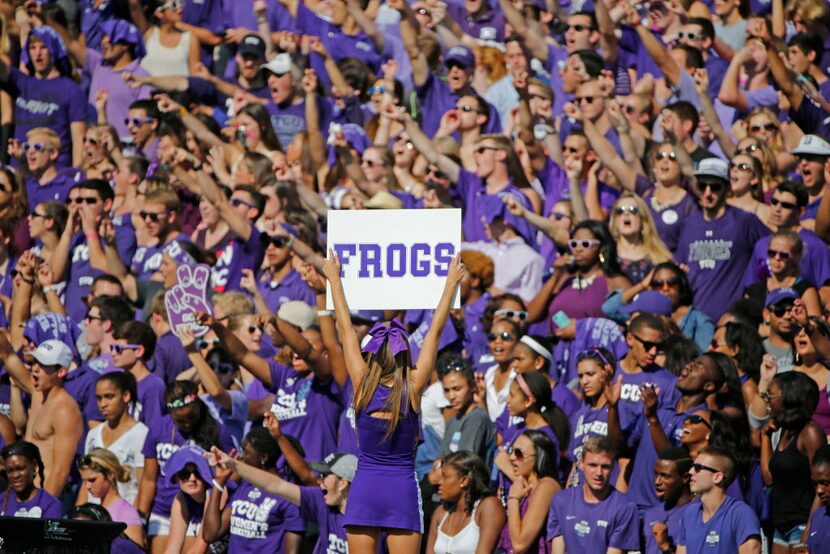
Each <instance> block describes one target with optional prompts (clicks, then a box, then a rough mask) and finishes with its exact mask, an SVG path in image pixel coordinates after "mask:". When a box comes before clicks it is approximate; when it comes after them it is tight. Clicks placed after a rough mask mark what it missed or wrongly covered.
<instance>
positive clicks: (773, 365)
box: [759, 354, 778, 385]
mask: <svg viewBox="0 0 830 554" xmlns="http://www.w3.org/2000/svg"><path fill="white" fill-rule="evenodd" d="M777 374H778V360H776V359H775V356H773V355H772V354H764V357H763V358H762V359H761V378H760V379H759V384H761V383H763V384H765V385H769V384H770V382H771V381H772V380H773V378H774V377H775V376H776V375H777Z"/></svg>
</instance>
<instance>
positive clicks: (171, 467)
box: [163, 444, 213, 483]
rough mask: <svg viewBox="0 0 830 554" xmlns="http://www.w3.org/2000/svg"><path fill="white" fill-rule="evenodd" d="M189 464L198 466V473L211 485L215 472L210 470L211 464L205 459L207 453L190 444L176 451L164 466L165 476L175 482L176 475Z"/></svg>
mask: <svg viewBox="0 0 830 554" xmlns="http://www.w3.org/2000/svg"><path fill="white" fill-rule="evenodd" d="M187 464H193V465H194V466H196V473H197V474H198V475H199V478H200V479H201V480H202V481H204V482H205V483H210V482H211V480H212V479H213V470H211V469H210V464H209V463H208V461H207V459H205V451H204V450H203V449H202V447H201V446H197V445H195V444H188V445H185V446H182V447H181V448H179V449H178V450H176V451H175V452H174V453H173V455H172V456H170V459H169V460H167V463H166V464H164V470H163V475H164V476H165V477H167V479H168V480H169V481H170V482H173V479H175V477H176V474H177V473H178V472H180V471H181V470H182V469H184V466H186V465H187Z"/></svg>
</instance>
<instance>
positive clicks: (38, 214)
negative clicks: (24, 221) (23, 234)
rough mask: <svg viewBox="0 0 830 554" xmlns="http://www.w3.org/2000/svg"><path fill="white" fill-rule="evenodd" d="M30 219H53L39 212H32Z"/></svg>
mask: <svg viewBox="0 0 830 554" xmlns="http://www.w3.org/2000/svg"><path fill="white" fill-rule="evenodd" d="M29 217H31V218H32V219H34V218H36V217H42V218H43V219H51V218H50V217H49V216H48V215H46V214H42V213H39V212H32V213H30V214H29Z"/></svg>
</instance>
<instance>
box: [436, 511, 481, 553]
mask: <svg viewBox="0 0 830 554" xmlns="http://www.w3.org/2000/svg"><path fill="white" fill-rule="evenodd" d="M480 502H481V500H479V501H477V502H476V503H475V505H473V512H472V513H471V514H470V522H469V523H468V524H467V525H465V526H464V528H463V529H461V531H459V532H458V533H456V534H455V535H453V536H449V535H447V534H446V533H444V530H443V529H444V521H446V520H447V517H448V516H449V515H450V513H449V512H447V513H445V514H444V517H442V518H441V523H439V524H438V533H437V536H436V537H435V545H434V546H433V550H434V551H435V554H475V552H476V547H477V546H478V538H479V535H480V534H481V529H479V527H478V523H476V510H478V505H479V503H480Z"/></svg>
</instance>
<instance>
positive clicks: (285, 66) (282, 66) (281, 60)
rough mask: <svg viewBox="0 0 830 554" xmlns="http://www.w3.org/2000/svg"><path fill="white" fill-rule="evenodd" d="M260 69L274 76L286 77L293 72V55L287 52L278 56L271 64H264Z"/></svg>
mask: <svg viewBox="0 0 830 554" xmlns="http://www.w3.org/2000/svg"><path fill="white" fill-rule="evenodd" d="M259 68H260V69H264V70H266V71H270V72H271V73H273V74H274V75H285V74H286V73H288V72H289V71H291V54H286V53H285V52H283V53H282V54H277V55H276V56H274V57H273V58H272V59H271V61H270V62H268V63H264V64H262V65H261V66H259Z"/></svg>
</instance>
